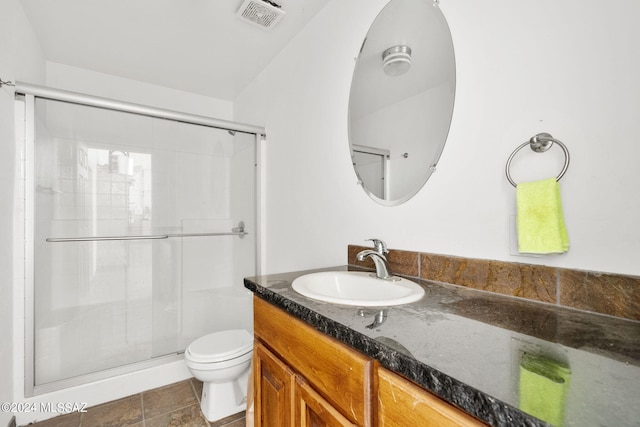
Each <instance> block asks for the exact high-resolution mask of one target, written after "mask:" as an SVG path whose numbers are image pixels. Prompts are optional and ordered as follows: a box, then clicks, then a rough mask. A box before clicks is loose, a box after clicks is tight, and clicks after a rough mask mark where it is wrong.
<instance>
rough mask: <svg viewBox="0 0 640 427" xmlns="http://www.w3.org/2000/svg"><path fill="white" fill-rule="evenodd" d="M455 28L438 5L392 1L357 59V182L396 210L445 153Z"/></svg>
mask: <svg viewBox="0 0 640 427" xmlns="http://www.w3.org/2000/svg"><path fill="white" fill-rule="evenodd" d="M455 82H456V76H455V58H454V53H453V42H452V40H451V33H450V32H449V26H448V25H447V21H446V20H445V18H444V15H443V14H442V12H441V11H440V9H439V7H438V2H437V1H434V0H391V1H390V2H389V3H388V4H387V5H386V6H385V7H384V9H383V10H382V11H381V12H380V13H379V14H378V16H377V17H376V19H375V21H374V22H373V24H372V25H371V28H370V29H369V31H368V32H367V35H366V37H365V39H364V42H363V43H362V47H361V49H360V53H359V54H358V58H357V62H356V66H355V70H354V73H353V80H352V82H351V93H350V95H349V142H350V146H351V157H352V160H353V167H354V169H355V171H356V174H357V175H358V182H359V183H361V184H362V187H363V188H364V190H365V191H366V192H367V194H369V196H371V198H372V199H374V200H375V201H377V202H379V203H381V204H384V205H397V204H400V203H403V202H405V201H407V200H409V199H410V198H411V197H413V196H414V195H415V194H416V193H417V192H418V191H419V190H420V189H421V188H422V186H424V184H425V183H426V182H427V180H428V179H429V177H430V176H431V174H432V172H433V171H434V170H435V166H436V164H437V162H438V159H439V158H440V154H441V153H442V150H443V148H444V144H445V141H446V139H447V134H448V133H449V126H450V124H451V116H452V114H453V100H454V95H455Z"/></svg>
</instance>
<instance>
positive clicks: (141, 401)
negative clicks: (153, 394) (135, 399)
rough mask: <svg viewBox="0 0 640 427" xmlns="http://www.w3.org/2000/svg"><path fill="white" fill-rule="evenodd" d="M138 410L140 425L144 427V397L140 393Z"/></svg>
mask: <svg viewBox="0 0 640 427" xmlns="http://www.w3.org/2000/svg"><path fill="white" fill-rule="evenodd" d="M140 411H141V412H142V427H145V426H146V425H147V420H146V418H145V416H144V397H143V396H142V393H140Z"/></svg>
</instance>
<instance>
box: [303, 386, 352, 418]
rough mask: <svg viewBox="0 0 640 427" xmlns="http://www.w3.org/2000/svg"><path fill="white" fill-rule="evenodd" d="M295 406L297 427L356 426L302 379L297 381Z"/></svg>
mask: <svg viewBox="0 0 640 427" xmlns="http://www.w3.org/2000/svg"><path fill="white" fill-rule="evenodd" d="M293 404H294V406H295V415H294V417H295V418H294V419H295V422H294V425H295V426H296V427H346V426H349V427H351V426H355V424H353V423H351V422H350V421H349V420H348V419H346V418H345V417H343V416H342V415H341V414H340V412H338V411H337V410H336V409H335V408H334V407H333V406H331V404H330V403H329V402H327V401H326V400H325V399H324V398H323V397H322V396H320V395H319V394H318V393H317V392H316V391H315V390H314V389H312V388H311V387H310V386H309V384H308V383H307V382H306V381H304V379H302V378H300V377H297V378H296V381H295V385H294V398H293Z"/></svg>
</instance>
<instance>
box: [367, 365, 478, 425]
mask: <svg viewBox="0 0 640 427" xmlns="http://www.w3.org/2000/svg"><path fill="white" fill-rule="evenodd" d="M377 375H378V378H377V379H378V408H377V409H378V413H377V415H378V425H379V426H386V427H391V426H398V427H407V426H421V427H422V426H425V427H429V426H433V427H467V426H473V427H476V426H478V427H479V426H484V425H485V424H483V423H482V422H480V421H479V420H477V419H475V418H474V417H472V416H471V415H468V414H467V413H466V412H464V411H461V410H460V409H458V408H456V407H455V406H453V405H451V404H449V403H447V402H445V401H444V400H442V399H440V398H438V397H437V396H435V395H433V394H431V393H429V392H428V391H426V390H424V389H423V388H421V387H418V386H417V385H416V384H414V383H412V382H411V381H409V380H407V379H405V378H403V377H401V376H399V375H397V374H395V373H393V372H391V371H389V370H387V369H384V368H382V367H378V369H377Z"/></svg>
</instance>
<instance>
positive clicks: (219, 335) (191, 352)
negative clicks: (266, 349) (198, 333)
mask: <svg viewBox="0 0 640 427" xmlns="http://www.w3.org/2000/svg"><path fill="white" fill-rule="evenodd" d="M252 348H253V335H252V334H251V333H249V332H248V331H246V330H244V329H231V330H226V331H220V332H214V333H212V334H208V335H205V336H202V337H200V338H198V339H197V340H195V341H194V342H192V343H191V344H190V345H189V347H188V348H187V350H186V351H185V353H187V354H188V356H187V357H189V358H190V359H191V360H193V361H194V362H217V361H222V360H228V359H233V358H235V357H239V356H242V355H243V354H246V353H248V352H249V351H251V349H252Z"/></svg>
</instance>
